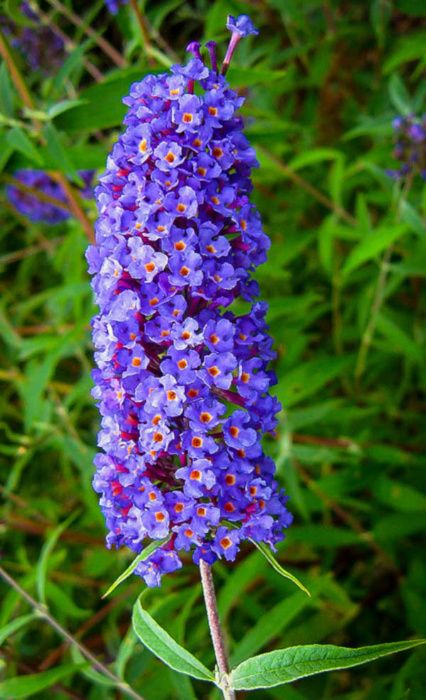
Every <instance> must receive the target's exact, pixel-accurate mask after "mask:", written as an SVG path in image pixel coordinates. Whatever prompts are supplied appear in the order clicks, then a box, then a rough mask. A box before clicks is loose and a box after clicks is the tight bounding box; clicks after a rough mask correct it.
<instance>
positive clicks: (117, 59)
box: [48, 0, 127, 68]
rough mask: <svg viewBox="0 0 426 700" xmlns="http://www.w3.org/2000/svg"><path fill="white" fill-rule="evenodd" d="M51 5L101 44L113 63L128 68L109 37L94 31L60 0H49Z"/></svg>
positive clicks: (101, 47) (100, 46)
mask: <svg viewBox="0 0 426 700" xmlns="http://www.w3.org/2000/svg"><path fill="white" fill-rule="evenodd" d="M48 3H49V5H51V6H52V7H54V8H55V10H57V11H58V12H60V13H61V14H63V15H64V17H66V18H67V19H68V20H69V21H70V22H72V23H73V24H75V26H76V27H78V28H79V29H81V30H82V31H83V32H84V33H85V34H87V36H89V37H90V38H91V39H93V41H94V42H95V43H96V44H97V45H98V46H99V48H100V49H102V51H103V52H104V53H105V54H106V55H107V56H108V57H109V58H110V59H111V61H112V62H113V63H115V65H116V66H117V67H118V68H126V67H127V61H126V60H125V59H124V58H123V56H122V55H121V54H120V53H119V52H118V51H117V49H115V48H114V47H113V45H112V44H110V42H109V41H107V39H105V38H104V37H103V36H101V35H100V34H98V33H97V32H95V31H94V29H92V28H91V27H90V26H89V25H87V24H86V23H85V22H84V21H83V20H82V19H80V17H79V16H78V15H76V14H75V13H74V12H72V10H70V9H68V7H67V6H66V5H64V4H63V3H62V2H60V1H59V0H48Z"/></svg>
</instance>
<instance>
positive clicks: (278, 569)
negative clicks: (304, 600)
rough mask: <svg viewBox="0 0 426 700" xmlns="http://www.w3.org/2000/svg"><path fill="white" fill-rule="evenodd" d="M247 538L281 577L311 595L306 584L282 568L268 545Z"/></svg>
mask: <svg viewBox="0 0 426 700" xmlns="http://www.w3.org/2000/svg"><path fill="white" fill-rule="evenodd" d="M249 540H250V542H251V543H252V544H254V546H255V547H257V549H258V550H259V552H261V554H263V556H264V557H265V559H266V560H267V561H268V563H269V564H270V565H271V566H272V568H273V569H275V571H276V572H277V573H278V574H280V576H282V577H283V578H287V579H288V580H289V581H291V582H292V583H294V584H295V585H296V586H297V587H298V588H300V590H301V591H303V592H304V593H306V595H308V596H309V597H311V594H310V593H309V591H308V589H307V588H306V586H304V585H303V583H302V582H301V581H299V579H298V578H297V577H296V576H294V574H291V573H290V572H289V571H287V570H286V569H284V568H283V567H282V566H281V564H280V563H279V562H278V561H277V560H276V559H275V557H274V555H273V554H272V552H271V550H270V549H269V547H268V546H267V545H266V544H264V543H263V542H256V541H255V540H252V539H251V537H249Z"/></svg>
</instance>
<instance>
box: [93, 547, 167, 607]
mask: <svg viewBox="0 0 426 700" xmlns="http://www.w3.org/2000/svg"><path fill="white" fill-rule="evenodd" d="M170 538H171V535H169V536H168V537H165V538H164V539H162V540H154V541H153V542H151V544H149V545H148V546H147V547H145V548H144V549H143V550H142V552H141V553H140V554H138V556H137V557H135V558H134V559H133V561H132V563H131V564H130V565H129V566H128V567H127V569H126V570H125V571H123V573H122V574H120V576H119V577H118V578H116V579H115V581H114V583H112V584H111V585H110V587H109V588H108V590H107V591H106V593H104V594H103V596H102V598H106V597H107V596H109V594H110V593H112V592H113V591H115V589H116V588H117V586H119V585H120V583H123V581H125V580H126V578H129V576H131V574H132V573H133V572H134V570H135V569H136V567H137V565H138V564H140V562H141V561H145V559H148V557H150V556H151V554H152V553H153V552H155V551H156V550H157V549H158V548H159V547H161V546H162V545H163V544H166V542H168V541H169V540H170Z"/></svg>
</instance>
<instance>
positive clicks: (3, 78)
mask: <svg viewBox="0 0 426 700" xmlns="http://www.w3.org/2000/svg"><path fill="white" fill-rule="evenodd" d="M0 114H3V115H4V116H5V117H13V90H12V85H11V82H10V77H9V71H8V70H7V66H6V63H4V62H3V63H2V64H1V66H0Z"/></svg>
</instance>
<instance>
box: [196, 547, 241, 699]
mask: <svg viewBox="0 0 426 700" xmlns="http://www.w3.org/2000/svg"><path fill="white" fill-rule="evenodd" d="M200 576H201V585H202V588H203V595H204V602H205V606H206V612H207V620H208V623H209V628H210V636H211V638H212V642H213V648H214V653H215V657H216V664H217V671H218V682H219V685H220V688H221V690H222V693H223V697H224V699H225V700H235V692H234V691H233V689H232V688H231V687H230V684H229V661H228V655H227V652H226V646H225V639H224V635H223V631H222V627H221V623H220V619H219V612H218V609H217V601H216V593H215V589H214V583H213V575H212V570H211V567H210V566H209V564H207V562H205V561H203V560H201V561H200Z"/></svg>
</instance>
